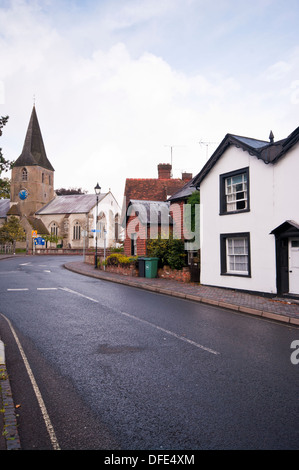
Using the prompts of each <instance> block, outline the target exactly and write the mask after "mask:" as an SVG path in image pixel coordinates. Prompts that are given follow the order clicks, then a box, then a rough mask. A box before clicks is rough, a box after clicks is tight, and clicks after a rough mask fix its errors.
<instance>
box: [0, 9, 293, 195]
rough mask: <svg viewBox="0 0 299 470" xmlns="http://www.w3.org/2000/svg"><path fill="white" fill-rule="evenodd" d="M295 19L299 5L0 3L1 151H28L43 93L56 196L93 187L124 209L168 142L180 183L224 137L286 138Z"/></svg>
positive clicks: (166, 154) (164, 157)
mask: <svg viewBox="0 0 299 470" xmlns="http://www.w3.org/2000/svg"><path fill="white" fill-rule="evenodd" d="M298 22H299V2H298V0H283V1H281V0H251V1H248V0H214V1H211V0H0V115H2V116H5V115H9V117H10V119H9V122H8V124H7V126H6V127H5V128H4V133H3V136H2V137H1V141H0V147H2V149H3V152H4V155H5V157H6V158H8V159H10V160H13V159H16V158H17V157H18V156H19V155H20V153H21V151H22V147H23V143H24V138H25V133H26V130H27V126H28V123H29V119H30V115H31V111H32V107H33V102H34V99H35V105H36V111H37V115H38V119H39V123H40V127H41V130H42V134H43V138H44V144H45V147H46V152H47V156H48V158H49V160H50V161H51V163H52V165H53V166H54V168H55V177H54V178H55V189H58V188H60V187H66V188H69V187H81V188H82V189H84V190H87V191H88V192H93V188H94V186H95V185H96V183H97V182H99V184H100V186H101V187H102V191H103V192H106V191H108V190H109V189H111V191H112V193H113V194H114V195H115V197H116V198H117V200H118V202H119V203H120V204H121V202H122V201H121V198H122V195H123V191H124V184H125V179H126V178H127V177H129V178H150V177H154V178H155V177H157V165H158V164H159V163H170V162H171V146H172V158H173V162H172V163H173V176H174V177H180V176H181V172H182V171H188V172H191V173H193V175H195V174H197V173H198V172H199V171H200V169H201V168H202V166H203V164H204V163H205V161H206V159H207V157H208V156H210V155H211V153H212V152H213V151H214V150H215V148H216V144H215V143H220V142H221V140H222V139H223V138H224V136H225V135H226V134H227V133H232V134H238V135H245V136H248V137H254V138H258V139H262V140H268V137H269V133H270V130H272V131H273V133H274V137H275V140H279V139H281V138H285V137H287V136H288V135H289V134H290V133H291V132H292V131H293V130H294V129H295V128H296V127H298V125H299V32H298V31H299V29H298ZM34 96H35V98H34ZM206 142H211V143H210V144H206Z"/></svg>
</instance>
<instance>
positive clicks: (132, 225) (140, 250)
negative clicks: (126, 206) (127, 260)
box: [124, 215, 147, 256]
mask: <svg viewBox="0 0 299 470" xmlns="http://www.w3.org/2000/svg"><path fill="white" fill-rule="evenodd" d="M132 233H137V256H145V255H146V239H147V227H146V226H144V225H142V224H141V223H140V222H139V220H138V217H137V216H135V215H130V216H129V218H128V221H127V226H126V236H125V241H124V254H125V255H126V256H131V234H132Z"/></svg>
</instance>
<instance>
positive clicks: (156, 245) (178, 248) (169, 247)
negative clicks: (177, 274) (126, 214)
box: [147, 236, 186, 269]
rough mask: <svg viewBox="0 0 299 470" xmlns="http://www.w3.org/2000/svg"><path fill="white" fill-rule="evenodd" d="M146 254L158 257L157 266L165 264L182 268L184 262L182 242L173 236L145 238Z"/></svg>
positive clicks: (184, 255) (174, 267)
mask: <svg viewBox="0 0 299 470" xmlns="http://www.w3.org/2000/svg"><path fill="white" fill-rule="evenodd" d="M147 254H148V256H152V257H156V258H159V267H160V268H162V267H163V266H165V265H167V266H169V267H170V268H171V269H182V268H183V267H184V266H185V265H186V263H185V258H186V254H185V250H184V242H183V241H182V240H174V239H173V238H169V239H168V238H167V239H162V238H161V237H160V236H159V237H158V238H157V239H153V240H147Z"/></svg>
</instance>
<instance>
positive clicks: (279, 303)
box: [0, 255, 299, 451]
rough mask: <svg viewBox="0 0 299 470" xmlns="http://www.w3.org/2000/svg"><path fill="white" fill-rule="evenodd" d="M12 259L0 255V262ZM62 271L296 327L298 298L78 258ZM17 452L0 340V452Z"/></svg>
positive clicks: (13, 411) (10, 394) (7, 378)
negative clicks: (141, 273)
mask: <svg viewBox="0 0 299 470" xmlns="http://www.w3.org/2000/svg"><path fill="white" fill-rule="evenodd" d="M12 256H13V255H0V260H1V259H3V258H8V257H12ZM15 256H17V255H15ZM23 256H24V255H23ZM64 267H65V268H66V269H68V270H70V271H73V272H76V273H78V274H81V275H84V276H89V277H92V278H96V279H101V280H104V281H107V282H114V283H119V284H124V285H128V286H131V287H135V288H138V289H144V290H148V291H152V292H156V293H159V294H164V295H169V296H173V297H178V298H181V299H187V300H191V301H194V302H198V303H204V304H209V305H214V306H218V307H221V308H224V309H228V310H230V311H234V312H240V313H242V314H248V315H254V316H258V317H263V318H267V319H271V320H274V321H277V322H282V323H284V324H288V325H290V326H291V325H292V326H295V327H296V326H297V327H299V296H298V298H280V297H277V296H275V295H273V297H271V296H263V295H256V294H251V293H244V292H240V291H237V290H233V289H222V288H218V287H210V286H203V285H200V284H198V283H183V282H178V281H174V280H169V279H163V278H154V279H151V278H145V277H131V276H125V275H122V274H115V273H109V272H108V271H103V270H100V269H95V267H94V266H93V265H90V264H87V263H84V261H83V258H82V257H80V260H79V257H78V261H72V262H69V263H66V264H65V265H64ZM20 449H21V445H20V440H19V436H18V430H17V420H16V409H15V406H14V403H13V397H12V393H11V389H10V383H9V376H8V373H7V370H6V361H5V346H4V344H3V342H2V341H1V336H0V451H1V450H20Z"/></svg>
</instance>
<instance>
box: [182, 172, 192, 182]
mask: <svg viewBox="0 0 299 470" xmlns="http://www.w3.org/2000/svg"><path fill="white" fill-rule="evenodd" d="M192 176H193V175H192V173H186V172H184V173H182V180H183V181H186V182H187V181H190V180H191V179H192Z"/></svg>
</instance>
